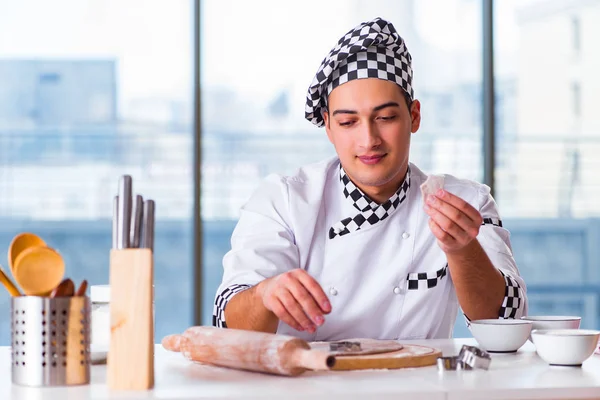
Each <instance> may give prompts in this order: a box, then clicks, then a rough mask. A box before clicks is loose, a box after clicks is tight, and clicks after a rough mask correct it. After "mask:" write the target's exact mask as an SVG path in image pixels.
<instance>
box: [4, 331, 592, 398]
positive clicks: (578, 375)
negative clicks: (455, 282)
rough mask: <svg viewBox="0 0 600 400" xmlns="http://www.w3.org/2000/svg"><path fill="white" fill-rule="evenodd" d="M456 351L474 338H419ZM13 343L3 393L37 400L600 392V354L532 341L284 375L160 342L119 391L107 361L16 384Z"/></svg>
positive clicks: (510, 395)
mask: <svg viewBox="0 0 600 400" xmlns="http://www.w3.org/2000/svg"><path fill="white" fill-rule="evenodd" d="M403 343H416V344H424V345H427V346H431V347H436V348H438V349H440V350H442V352H443V354H444V356H453V355H456V354H458V351H459V350H460V348H461V346H462V345H463V344H471V345H476V342H475V341H474V340H473V339H451V340H415V341H403ZM10 368H11V366H10V347H0V398H2V399H6V398H7V397H6V395H5V393H6V392H7V391H8V392H9V393H10V395H9V396H8V399H15V400H17V399H18V400H38V399H40V400H41V399H44V400H46V399H61V400H62V399H65V400H73V399H94V400H95V399H164V400H166V399H169V400H171V399H203V398H221V399H230V398H244V399H249V398H261V399H268V398H271V399H281V400H283V399H294V398H310V399H313V398H314V399H317V398H319V399H320V398H323V399H325V398H326V399H333V398H343V399H358V398H370V399H372V400H374V399H395V400H397V399H404V398H411V399H412V398H415V399H462V400H464V399H484V398H485V399H561V398H565V399H566V398H569V399H574V398H586V399H591V398H600V355H593V356H592V357H591V358H590V359H588V360H587V361H585V362H584V364H583V366H582V367H553V366H552V367H551V366H549V365H547V364H546V363H545V362H544V361H543V360H542V359H540V358H539V356H538V355H537V354H536V353H535V348H534V346H533V345H532V344H531V343H529V342H527V343H526V344H525V345H524V346H523V347H522V348H521V349H520V350H519V351H518V352H517V353H516V354H493V355H492V364H491V368H490V369H489V370H487V371H485V370H471V371H444V372H442V373H440V372H438V370H437V367H436V366H431V367H422V368H411V369H400V370H363V371H333V372H307V373H304V374H303V375H300V376H297V377H280V376H272V375H266V374H261V373H254V372H245V371H236V370H231V369H225V368H218V367H211V366H207V365H201V364H196V363H191V362H189V361H187V360H185V359H184V358H183V357H182V356H181V354H179V353H170V352H167V351H165V350H164V349H162V347H160V346H157V347H156V358H155V381H156V385H155V388H154V389H153V390H149V391H143V392H114V391H110V390H109V389H108V388H107V387H106V385H105V381H106V366H105V365H93V366H92V367H91V383H90V384H89V385H85V386H78V387H61V388H29V387H23V386H18V385H13V384H12V383H11V372H10Z"/></svg>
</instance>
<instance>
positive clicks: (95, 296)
mask: <svg viewBox="0 0 600 400" xmlns="http://www.w3.org/2000/svg"><path fill="white" fill-rule="evenodd" d="M90 292H91V296H90V297H91V299H90V300H91V307H92V321H91V323H90V324H91V331H92V332H91V344H92V345H93V346H94V347H97V348H108V347H109V344H110V285H93V286H92V287H91V288H90Z"/></svg>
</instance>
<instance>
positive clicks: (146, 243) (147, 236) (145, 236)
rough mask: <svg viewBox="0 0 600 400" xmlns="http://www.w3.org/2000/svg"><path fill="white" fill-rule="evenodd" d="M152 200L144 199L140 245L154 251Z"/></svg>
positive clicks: (153, 207)
mask: <svg viewBox="0 0 600 400" xmlns="http://www.w3.org/2000/svg"><path fill="white" fill-rule="evenodd" d="M154 212H155V204H154V200H146V201H144V215H143V222H142V242H141V243H140V247H141V248H143V249H150V250H152V251H154Z"/></svg>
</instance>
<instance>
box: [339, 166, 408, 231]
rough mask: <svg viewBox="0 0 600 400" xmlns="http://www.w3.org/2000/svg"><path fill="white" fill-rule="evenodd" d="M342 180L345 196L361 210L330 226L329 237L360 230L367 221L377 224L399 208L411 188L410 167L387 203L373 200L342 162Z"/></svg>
mask: <svg viewBox="0 0 600 400" xmlns="http://www.w3.org/2000/svg"><path fill="white" fill-rule="evenodd" d="M340 180H341V181H342V183H343V184H344V196H345V197H346V198H347V199H350V200H352V205H353V206H354V207H355V208H356V209H357V210H358V211H360V213H359V214H356V215H355V216H354V217H348V218H345V219H343V220H341V221H340V222H338V223H336V224H335V225H333V226H332V227H331V228H329V239H333V238H335V237H336V236H343V235H347V234H348V233H350V232H355V231H357V230H359V229H360V228H361V227H362V226H363V225H364V224H365V223H368V224H370V225H375V224H376V223H378V222H379V221H383V220H384V219H386V218H387V217H389V216H390V215H391V213H392V212H393V211H394V210H396V208H398V206H399V205H400V204H402V202H403V201H404V200H406V195H407V193H408V189H409V188H410V167H409V168H408V172H407V173H406V179H404V182H403V183H402V184H401V185H400V187H399V188H398V190H397V191H396V193H394V194H393V195H392V197H390V198H389V199H388V200H387V201H386V202H385V203H383V204H377V203H376V202H374V201H373V200H371V199H370V198H369V197H368V196H367V195H366V194H364V193H363V192H362V190H360V189H359V188H357V187H356V185H354V183H352V181H351V180H350V178H349V177H348V175H346V171H344V168H343V167H342V166H341V164H340Z"/></svg>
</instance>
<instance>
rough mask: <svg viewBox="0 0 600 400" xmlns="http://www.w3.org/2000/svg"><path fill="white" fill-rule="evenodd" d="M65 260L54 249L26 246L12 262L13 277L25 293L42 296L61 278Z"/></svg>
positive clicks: (56, 284)
mask: <svg viewBox="0 0 600 400" xmlns="http://www.w3.org/2000/svg"><path fill="white" fill-rule="evenodd" d="M64 273H65V262H64V260H63V258H62V256H61V255H60V254H59V253H58V252H57V251H56V250H54V249H51V248H49V247H45V246H35V247H28V248H26V249H25V250H23V251H22V252H21V253H19V255H18V256H17V258H16V259H15V263H14V273H13V275H14V277H15V280H16V281H17V283H18V284H19V286H20V287H21V288H22V289H23V292H24V293H25V294H26V295H33V296H42V295H46V294H47V293H49V292H50V291H52V290H53V289H54V288H55V287H56V286H58V284H59V283H60V282H61V280H62V279H63V276H64Z"/></svg>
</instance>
